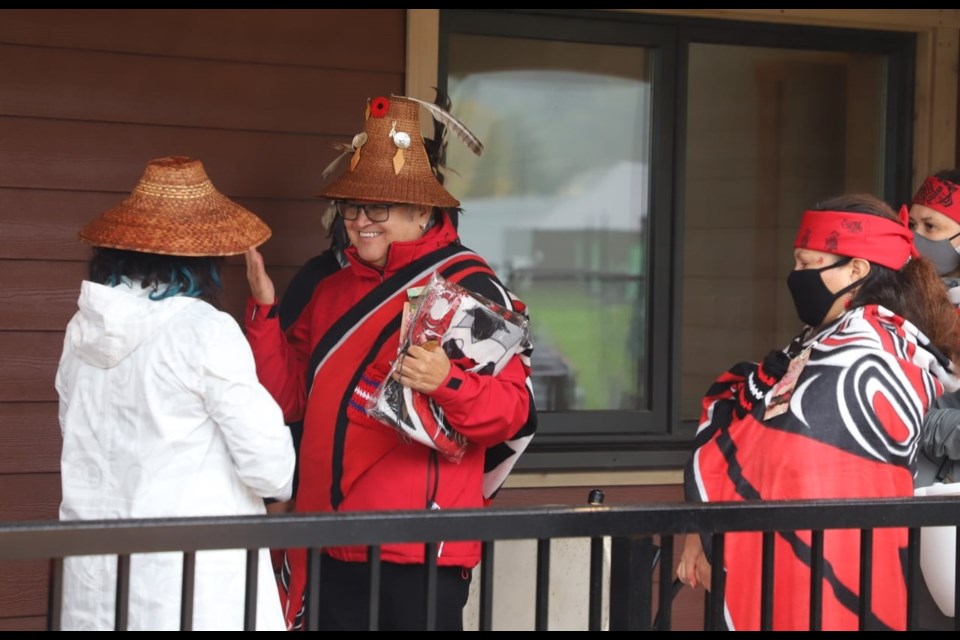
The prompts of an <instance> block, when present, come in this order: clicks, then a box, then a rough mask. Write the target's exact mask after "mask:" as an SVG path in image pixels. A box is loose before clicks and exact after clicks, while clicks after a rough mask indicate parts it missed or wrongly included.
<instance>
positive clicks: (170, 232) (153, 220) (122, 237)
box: [80, 156, 271, 256]
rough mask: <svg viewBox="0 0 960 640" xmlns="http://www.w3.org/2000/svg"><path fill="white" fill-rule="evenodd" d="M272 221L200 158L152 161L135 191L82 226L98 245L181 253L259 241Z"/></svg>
mask: <svg viewBox="0 0 960 640" xmlns="http://www.w3.org/2000/svg"><path fill="white" fill-rule="evenodd" d="M270 233H271V232H270V227H268V226H267V225H266V223H264V222H263V220H261V219H260V218H258V217H257V216H256V215H254V214H253V213H251V212H250V211H248V210H247V209H244V208H243V207H241V206H240V205H238V204H236V203H235V202H233V201H232V200H230V199H229V198H227V197H226V196H224V195H223V194H221V193H220V192H219V191H217V190H216V188H215V187H214V186H213V183H211V182H210V179H209V178H208V177H207V174H206V172H205V171H204V170H203V164H202V163H201V162H200V161H199V160H194V159H192V158H186V157H183V156H172V157H169V158H159V159H156V160H151V161H150V162H148V163H147V168H146V171H144V173H143V177H142V178H140V182H139V183H138V184H137V186H136V187H135V188H134V190H133V192H132V193H131V194H130V195H129V196H128V197H127V198H126V199H125V200H124V201H123V202H121V203H120V204H118V205H117V206H115V207H113V208H112V209H110V210H109V211H107V212H106V213H104V214H102V215H101V216H99V217H98V218H97V219H95V220H93V221H92V222H90V223H88V224H87V225H86V226H85V227H83V229H81V231H80V239H81V240H82V241H84V242H86V243H88V244H91V245H93V246H95V247H108V248H111V249H126V250H128V251H140V252H142V253H159V254H164V255H175V256H229V255H234V254H238V253H243V252H244V251H246V250H247V249H250V248H252V247H256V246H259V245H261V244H263V243H264V242H266V241H267V239H269V238H270Z"/></svg>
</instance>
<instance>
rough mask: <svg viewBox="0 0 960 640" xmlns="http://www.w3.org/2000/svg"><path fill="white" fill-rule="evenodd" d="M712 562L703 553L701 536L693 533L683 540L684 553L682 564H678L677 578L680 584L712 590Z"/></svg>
mask: <svg viewBox="0 0 960 640" xmlns="http://www.w3.org/2000/svg"><path fill="white" fill-rule="evenodd" d="M710 576H711V570H710V562H709V560H707V556H706V554H705V553H704V552H703V545H701V544H700V536H699V535H697V534H695V533H691V534H688V535H687V536H686V537H685V538H684V540H683V551H682V552H681V553H680V562H679V563H678V564H677V577H678V578H680V582H682V583H683V584H685V585H688V586H690V587H693V588H697V587H699V586H702V587H704V588H705V589H706V590H707V591H709V590H710Z"/></svg>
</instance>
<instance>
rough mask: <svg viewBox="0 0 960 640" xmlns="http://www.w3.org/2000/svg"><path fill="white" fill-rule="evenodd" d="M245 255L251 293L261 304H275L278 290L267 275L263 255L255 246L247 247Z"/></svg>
mask: <svg viewBox="0 0 960 640" xmlns="http://www.w3.org/2000/svg"><path fill="white" fill-rule="evenodd" d="M243 257H244V259H245V260H246V262H247V283H248V284H249V285H250V294H251V295H252V296H253V298H254V300H256V301H257V302H258V303H259V304H263V305H269V304H273V303H274V301H275V300H276V296H277V291H276V289H275V288H274V286H273V280H271V279H270V276H268V275H267V270H266V268H265V267H264V266H263V256H262V255H261V254H260V252H259V251H257V250H256V248H253V249H247V252H246V253H245V254H243Z"/></svg>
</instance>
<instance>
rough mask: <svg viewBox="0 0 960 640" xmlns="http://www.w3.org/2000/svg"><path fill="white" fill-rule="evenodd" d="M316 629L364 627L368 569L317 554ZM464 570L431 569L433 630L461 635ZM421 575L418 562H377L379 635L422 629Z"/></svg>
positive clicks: (422, 570)
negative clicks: (434, 578) (434, 610)
mask: <svg viewBox="0 0 960 640" xmlns="http://www.w3.org/2000/svg"><path fill="white" fill-rule="evenodd" d="M320 558H321V559H320V630H321V631H363V630H366V629H369V628H370V615H369V611H370V602H369V601H370V565H369V564H367V563H366V562H343V561H340V560H336V559H334V558H331V557H330V556H328V555H326V554H321V556H320ZM470 577H471V571H470V569H465V568H463V567H437V622H436V627H435V628H436V630H437V631H463V607H464V606H465V605H466V604H467V596H468V595H469V592H470ZM426 591H427V572H426V568H425V567H424V565H422V564H396V563H393V562H382V563H381V564H380V613H379V616H380V619H379V625H378V627H379V629H380V630H381V631H423V630H424V629H426V614H427V606H426Z"/></svg>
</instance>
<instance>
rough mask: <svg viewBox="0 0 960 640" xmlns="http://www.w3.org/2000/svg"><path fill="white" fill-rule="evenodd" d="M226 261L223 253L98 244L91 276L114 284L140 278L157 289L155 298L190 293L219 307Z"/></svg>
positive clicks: (144, 284) (91, 261) (92, 260)
mask: <svg viewBox="0 0 960 640" xmlns="http://www.w3.org/2000/svg"><path fill="white" fill-rule="evenodd" d="M223 261H224V259H223V258H221V257H207V256H205V257H193V256H168V255H162V254H158V253H143V252H140V251H126V250H123V249H108V248H105V247H95V248H94V252H93V258H91V260H90V280H92V281H93V282H96V283H99V284H104V285H107V286H110V287H113V286H116V285H118V284H120V283H121V282H123V281H128V282H133V281H139V282H140V286H141V287H142V288H144V289H152V290H153V291H152V292H151V293H150V299H151V300H162V299H163V298H169V297H171V296H176V295H181V296H189V297H192V298H199V299H201V300H204V301H206V302H209V303H210V304H212V305H213V306H214V307H216V308H218V309H219V308H220V298H221V296H222V294H223V283H222V282H221V280H220V267H221V266H222V264H223Z"/></svg>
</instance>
